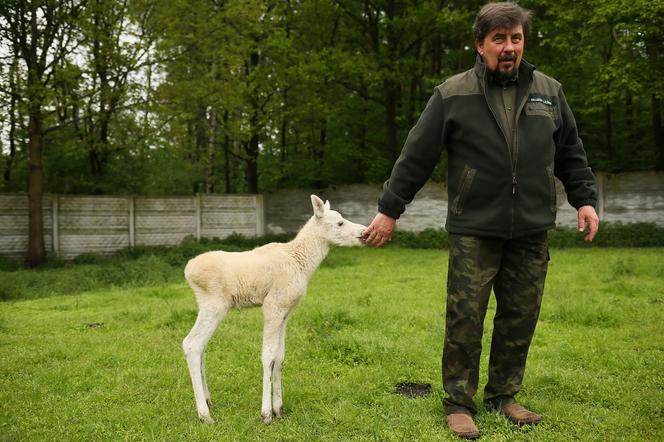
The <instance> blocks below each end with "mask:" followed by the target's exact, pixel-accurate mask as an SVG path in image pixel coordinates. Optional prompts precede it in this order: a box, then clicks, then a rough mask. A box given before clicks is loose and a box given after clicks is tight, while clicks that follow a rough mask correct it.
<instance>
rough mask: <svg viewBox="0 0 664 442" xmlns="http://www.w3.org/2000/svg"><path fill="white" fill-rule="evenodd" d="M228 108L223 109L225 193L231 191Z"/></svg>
mask: <svg viewBox="0 0 664 442" xmlns="http://www.w3.org/2000/svg"><path fill="white" fill-rule="evenodd" d="M228 118H229V115H228V110H226V111H224V183H225V186H226V188H225V189H224V190H225V191H226V193H233V189H232V188H231V170H232V168H231V155H230V151H231V139H230V137H229V136H228Z"/></svg>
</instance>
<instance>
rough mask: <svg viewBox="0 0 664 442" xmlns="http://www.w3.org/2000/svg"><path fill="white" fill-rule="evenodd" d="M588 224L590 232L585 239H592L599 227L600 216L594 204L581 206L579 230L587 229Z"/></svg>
mask: <svg viewBox="0 0 664 442" xmlns="http://www.w3.org/2000/svg"><path fill="white" fill-rule="evenodd" d="M586 226H588V233H587V234H586V236H585V238H583V239H584V240H585V241H592V240H593V239H594V238H595V235H597V230H598V229H599V217H598V216H597V212H595V208H594V207H593V206H581V207H579V232H583V231H585V230H586Z"/></svg>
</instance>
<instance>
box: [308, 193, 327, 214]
mask: <svg viewBox="0 0 664 442" xmlns="http://www.w3.org/2000/svg"><path fill="white" fill-rule="evenodd" d="M311 205H312V206H313V208H314V215H316V217H317V218H322V217H323V214H324V213H325V203H323V200H322V199H320V198H318V197H317V196H316V195H311Z"/></svg>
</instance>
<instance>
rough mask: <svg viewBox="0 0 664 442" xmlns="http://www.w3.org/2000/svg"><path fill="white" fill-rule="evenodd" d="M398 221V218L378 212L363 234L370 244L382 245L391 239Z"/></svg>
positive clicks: (374, 245)
mask: <svg viewBox="0 0 664 442" xmlns="http://www.w3.org/2000/svg"><path fill="white" fill-rule="evenodd" d="M396 223H397V220H395V219H394V218H392V217H389V216H387V215H385V214H384V213H378V214H377V215H376V216H375V217H374V219H373V221H371V224H369V227H367V228H366V229H364V231H363V232H362V236H363V237H364V238H365V241H366V243H367V244H369V245H370V246H373V247H380V246H382V245H383V244H385V243H386V242H387V241H389V240H390V237H391V236H392V231H393V230H394V225H395V224H396Z"/></svg>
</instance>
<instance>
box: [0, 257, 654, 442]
mask: <svg viewBox="0 0 664 442" xmlns="http://www.w3.org/2000/svg"><path fill="white" fill-rule="evenodd" d="M663 251H664V249H639V250H634V249H593V250H591V249H566V250H553V251H552V260H551V264H550V267H549V277H548V279H547V284H546V289H545V295H544V301H543V305H542V310H541V314H540V321H539V324H538V327H537V331H536V333H535V337H534V340H533V343H532V346H531V349H530V353H529V358H528V368H527V370H526V377H525V380H524V385H523V389H522V390H521V392H520V393H519V400H520V401H521V402H523V403H524V404H525V405H526V406H528V407H530V408H532V409H534V410H536V411H538V412H541V413H543V414H544V417H545V419H544V422H543V423H542V424H541V425H538V426H537V427H534V428H519V427H515V426H513V425H511V424H509V422H507V421H506V420H505V419H504V418H502V417H500V416H499V415H497V414H496V413H491V412H488V411H487V410H485V409H484V408H483V407H481V405H480V410H479V413H478V414H477V416H476V422H477V423H478V425H479V427H480V429H481V430H482V432H483V434H484V436H483V438H484V439H486V440H490V441H511V440H519V441H537V442H557V441H561V440H569V439H573V440H579V441H599V440H602V441H604V440H629V441H641V440H644V441H646V440H647V441H650V440H653V441H655V440H662V439H663V438H664V427H663V426H662V423H661V419H660V418H661V403H662V401H663V400H664V393H663V392H662V389H661V388H660V387H661V367H662V364H663V363H664V359H663V356H662V352H661V342H662V340H663V339H664V336H663V330H662V327H661V324H662V322H663V321H664V310H662V306H664V297H663V296H662V293H664V286H663V281H664V279H662V275H663V274H664V273H663V272H664V265H663V264H662V262H661V256H662V253H663ZM330 257H331V258H332V259H334V260H336V261H339V262H343V261H346V262H352V263H353V265H347V266H337V267H334V268H326V267H321V268H320V269H319V270H318V271H317V272H316V273H315V274H314V276H313V278H312V279H311V282H310V284H309V290H308V294H307V296H306V297H305V298H304V299H303V300H302V302H301V303H300V305H299V306H298V308H297V309H296V310H295V311H294V312H293V314H292V315H291V318H290V320H289V324H288V333H287V335H286V364H285V366H284V371H283V383H284V401H285V412H286V417H285V418H284V419H278V420H275V421H274V422H273V423H272V424H271V425H269V426H268V425H264V424H262V423H261V419H260V394H261V381H260V376H261V365H260V364H261V362H260V352H261V333H262V321H263V318H262V313H261V311H260V309H245V310H241V311H236V310H232V311H231V312H230V313H229V314H228V316H227V317H226V319H224V321H223V322H222V323H221V325H220V326H219V328H218V330H217V332H216V333H215V336H214V337H213V338H212V340H211V342H210V345H209V346H208V349H207V352H206V361H205V362H206V370H207V382H208V385H209V388H210V392H211V396H212V402H213V408H212V416H213V417H214V419H215V421H216V423H215V424H214V425H204V424H201V423H200V422H199V421H198V419H197V417H196V410H195V405H194V399H193V393H192V390H191V383H190V380H189V374H188V372H187V367H186V362H185V360H184V357H183V354H182V350H181V345H180V343H181V342H182V339H183V337H184V336H186V334H187V333H188V332H189V330H190V329H191V327H192V325H193V323H194V321H195V319H196V313H197V310H196V304H195V301H194V298H193V294H192V293H191V291H190V290H189V288H188V287H187V286H186V284H185V283H184V282H183V281H182V279H176V280H173V282H170V283H166V284H157V285H149V286H140V285H135V286H134V285H131V286H124V287H115V288H110V289H94V290H93V291H91V292H80V291H76V292H70V293H64V294H62V295H60V296H52V297H49V298H42V299H34V300H21V301H12V302H3V303H0V342H2V344H3V345H0V360H2V364H0V401H2V404H3V412H2V413H1V414H0V422H1V425H2V438H4V439H7V440H30V441H41V440H43V441H51V440H72V441H79V440H80V441H83V440H117V439H123V440H124V439H127V440H143V439H148V440H181V441H199V440H224V441H226V440H292V441H302V440H316V441H340V440H344V441H345V440H360V441H372V440H387V441H391V440H395V441H396V440H408V441H411V440H412V441H439V440H450V441H451V440H454V438H453V435H452V433H451V432H450V431H449V429H447V427H446V426H445V424H444V418H443V410H442V406H441V401H442V398H443V395H444V393H443V391H442V386H441V380H440V379H441V377H440V354H441V342H442V338H443V335H444V317H445V305H444V304H445V303H444V293H445V284H446V280H445V271H444V269H445V268H446V265H447V253H446V252H445V251H440V250H415V249H405V248H393V247H387V248H383V249H368V248H367V249H347V248H339V249H335V250H333V251H332V252H331V255H330ZM619 263H622V264H619ZM81 267H85V266H81ZM621 267H625V268H629V271H627V272H624V273H621V274H617V273H620V272H616V269H617V268H621ZM77 268H78V266H70V267H64V268H60V269H52V270H57V271H58V272H60V273H59V275H58V277H59V278H61V279H72V280H73V279H76V277H77V276H79V274H77V273H76V271H77ZM72 272H73V273H72ZM33 273H34V274H35V275H39V276H40V277H45V278H47V279H48V278H51V276H49V275H48V274H46V273H42V272H33ZM177 277H178V278H181V276H180V275H179V274H178V275H177ZM0 278H3V279H2V281H3V285H4V275H2V276H0ZM54 280H55V279H54V278H51V279H49V280H48V281H44V282H43V283H39V284H36V286H39V287H41V289H40V290H43V291H48V290H49V282H53V281H54ZM139 284H141V283H139ZM495 309H496V307H495V302H494V301H493V300H492V301H491V302H490V303H489V307H488V313H487V317H486V320H485V334H484V340H483V349H484V351H483V354H482V358H481V362H480V363H481V370H480V373H481V374H480V376H481V378H480V386H483V385H484V384H485V383H486V381H487V379H486V366H487V363H488V349H489V348H490V339H491V333H492V328H493V323H492V319H493V315H494V314H495ZM403 382H420V383H426V384H431V385H432V393H431V394H429V395H425V396H421V397H418V398H413V399H411V398H407V397H404V396H402V395H399V394H396V393H395V392H394V390H395V386H396V385H398V384H400V383H403ZM476 400H477V401H478V403H480V404H481V393H478V395H477V397H476ZM37 411H39V412H37Z"/></svg>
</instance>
